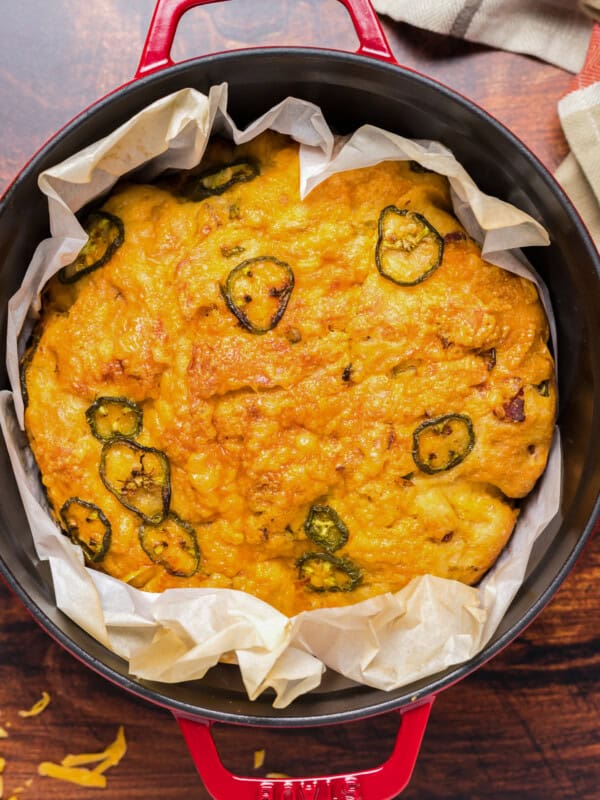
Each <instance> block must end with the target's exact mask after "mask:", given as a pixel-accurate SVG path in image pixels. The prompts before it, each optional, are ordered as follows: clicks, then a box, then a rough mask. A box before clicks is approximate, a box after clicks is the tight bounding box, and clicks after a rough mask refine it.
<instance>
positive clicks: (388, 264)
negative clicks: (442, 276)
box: [375, 206, 444, 286]
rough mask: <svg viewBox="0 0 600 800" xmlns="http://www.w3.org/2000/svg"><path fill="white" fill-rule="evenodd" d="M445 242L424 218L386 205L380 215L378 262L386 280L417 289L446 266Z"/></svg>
mask: <svg viewBox="0 0 600 800" xmlns="http://www.w3.org/2000/svg"><path fill="white" fill-rule="evenodd" d="M443 255H444V240H443V239H442V237H441V236H440V234H439V233H438V232H437V231H436V229H435V228H434V227H433V225H431V223H430V222H429V221H428V220H427V219H426V218H425V217H424V216H423V215H422V214H417V213H416V212H414V211H408V209H406V208H403V209H400V208H396V206H386V207H385V208H384V209H383V211H382V212H381V214H380V215H379V235H378V238H377V246H376V248H375V263H376V264H377V269H378V270H379V272H380V273H381V275H382V276H383V277H384V278H387V279H388V280H390V281H392V282H393V283H396V284H398V285H399V286H416V285H417V284H418V283H422V282H423V281H424V280H426V278H429V277H430V276H431V275H432V274H433V273H434V272H435V270H436V269H437V268H438V267H439V266H440V264H441V263H442V256H443Z"/></svg>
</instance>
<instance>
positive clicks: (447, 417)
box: [412, 414, 475, 475]
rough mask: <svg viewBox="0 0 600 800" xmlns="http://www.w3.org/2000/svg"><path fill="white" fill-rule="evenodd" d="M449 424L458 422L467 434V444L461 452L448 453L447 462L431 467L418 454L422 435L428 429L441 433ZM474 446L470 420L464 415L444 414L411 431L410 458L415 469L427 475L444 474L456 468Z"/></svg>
mask: <svg viewBox="0 0 600 800" xmlns="http://www.w3.org/2000/svg"><path fill="white" fill-rule="evenodd" d="M451 422H458V423H460V424H461V425H462V426H464V427H465V429H466V432H467V436H468V439H467V443H466V445H465V446H464V447H463V449H462V450H460V451H458V452H454V451H452V450H451V451H450V452H449V458H448V460H447V461H446V462H445V463H443V464H442V465H441V466H438V467H436V466H433V465H432V464H431V463H430V462H429V460H425V459H424V458H423V457H422V455H421V452H420V439H421V436H422V434H423V433H424V432H425V431H426V430H428V429H429V428H437V429H438V430H439V432H440V433H443V430H444V426H446V425H448V424H449V423H451ZM474 446H475V431H474V429H473V423H472V421H471V418H470V417H468V416H467V415H466V414H444V415H442V416H440V417H433V418H432V419H426V420H425V421H424V422H422V423H421V424H420V425H418V426H417V427H416V428H415V430H414V431H413V445H412V457H413V460H414V462H415V464H416V465H417V467H418V468H419V469H420V470H421V471H422V472H425V473H427V474H428V475H434V474H436V473H438V472H446V471H447V470H449V469H452V468H453V467H456V466H457V464H460V463H461V462H462V461H464V460H465V458H466V457H467V456H468V455H469V453H470V452H471V450H472V449H473V447H474Z"/></svg>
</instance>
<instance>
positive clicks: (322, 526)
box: [304, 506, 350, 553]
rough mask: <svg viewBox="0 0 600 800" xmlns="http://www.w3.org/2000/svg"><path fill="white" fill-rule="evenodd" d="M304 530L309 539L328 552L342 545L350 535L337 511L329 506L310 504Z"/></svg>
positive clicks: (332, 551)
mask: <svg viewBox="0 0 600 800" xmlns="http://www.w3.org/2000/svg"><path fill="white" fill-rule="evenodd" d="M304 530H305V532H306V535H307V536H308V538H309V539H312V540H313V542H314V543H315V544H316V545H318V546H319V547H322V548H323V549H324V550H328V551H329V552H330V553H334V552H335V551H336V550H339V549H340V548H341V547H343V546H344V545H345V544H346V542H347V541H348V537H349V535H350V534H349V533H348V528H347V527H346V525H345V524H344V523H343V522H342V520H341V519H340V517H339V515H338V513H337V512H336V511H334V510H333V508H331V507H330V506H312V507H311V509H310V511H309V512H308V516H307V518H306V521H305V522H304Z"/></svg>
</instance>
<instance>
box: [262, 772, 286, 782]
mask: <svg viewBox="0 0 600 800" xmlns="http://www.w3.org/2000/svg"><path fill="white" fill-rule="evenodd" d="M266 777H267V778H271V779H272V780H275V779H277V778H289V777H290V776H289V775H286V774H285V772H267V775H266Z"/></svg>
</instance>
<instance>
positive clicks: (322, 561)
mask: <svg viewBox="0 0 600 800" xmlns="http://www.w3.org/2000/svg"><path fill="white" fill-rule="evenodd" d="M296 566H297V567H298V574H299V577H300V580H302V581H304V584H305V587H306V589H308V590H309V591H311V592H351V591H352V590H353V589H356V587H357V586H358V585H359V584H360V583H361V582H362V579H363V574H362V570H361V569H360V567H358V566H357V565H356V564H355V563H354V562H353V561H351V560H350V559H349V558H339V557H338V556H334V555H333V554H332V553H312V552H311V553H304V554H303V555H301V556H300V558H299V559H298V560H297V561H296Z"/></svg>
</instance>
